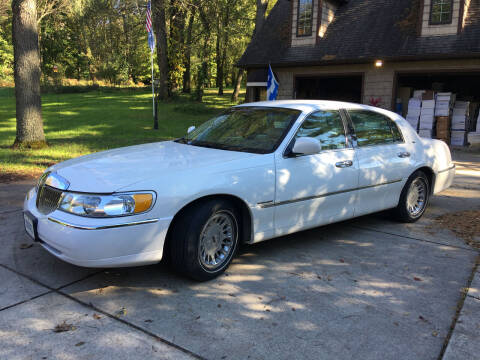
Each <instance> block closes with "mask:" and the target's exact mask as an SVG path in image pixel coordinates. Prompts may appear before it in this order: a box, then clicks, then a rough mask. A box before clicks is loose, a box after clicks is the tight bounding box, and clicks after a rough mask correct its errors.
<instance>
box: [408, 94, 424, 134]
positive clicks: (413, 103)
mask: <svg viewBox="0 0 480 360" xmlns="http://www.w3.org/2000/svg"><path fill="white" fill-rule="evenodd" d="M421 107H422V101H421V100H420V99H417V98H414V97H413V98H411V99H410V100H408V113H407V121H408V122H409V124H410V125H411V126H412V127H413V128H414V129H415V131H417V130H418V120H419V119H420V109H421Z"/></svg>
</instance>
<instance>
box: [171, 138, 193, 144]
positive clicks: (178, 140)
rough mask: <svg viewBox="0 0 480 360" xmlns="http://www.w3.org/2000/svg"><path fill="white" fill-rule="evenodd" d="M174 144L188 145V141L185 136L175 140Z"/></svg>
mask: <svg viewBox="0 0 480 360" xmlns="http://www.w3.org/2000/svg"><path fill="white" fill-rule="evenodd" d="M175 142H178V143H180V144H190V141H189V140H188V139H187V138H186V137H185V136H183V137H181V138H178V139H176V140H175Z"/></svg>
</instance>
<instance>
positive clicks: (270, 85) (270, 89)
mask: <svg viewBox="0 0 480 360" xmlns="http://www.w3.org/2000/svg"><path fill="white" fill-rule="evenodd" d="M277 96H278V81H277V79H275V75H274V74H273V71H272V67H271V66H270V64H268V79H267V100H268V101H274V100H277Z"/></svg>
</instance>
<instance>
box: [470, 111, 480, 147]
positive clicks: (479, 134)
mask: <svg viewBox="0 0 480 360" xmlns="http://www.w3.org/2000/svg"><path fill="white" fill-rule="evenodd" d="M472 130H475V131H472V132H469V133H468V143H469V144H470V146H471V147H475V148H478V147H480V111H479V113H478V116H477V120H476V125H475V126H472Z"/></svg>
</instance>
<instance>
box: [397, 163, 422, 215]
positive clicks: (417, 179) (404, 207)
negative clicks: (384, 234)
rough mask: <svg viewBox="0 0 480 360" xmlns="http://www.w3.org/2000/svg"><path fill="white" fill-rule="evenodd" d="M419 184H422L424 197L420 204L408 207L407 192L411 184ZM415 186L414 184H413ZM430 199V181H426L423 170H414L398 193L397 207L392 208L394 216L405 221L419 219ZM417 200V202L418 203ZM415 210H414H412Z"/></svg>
mask: <svg viewBox="0 0 480 360" xmlns="http://www.w3.org/2000/svg"><path fill="white" fill-rule="evenodd" d="M414 183H415V184H420V185H421V186H423V189H424V190H423V191H424V195H423V196H424V199H423V203H422V204H421V206H419V207H418V209H417V208H416V207H413V208H412V207H410V208H409V202H408V197H409V192H410V191H411V189H412V184H414ZM414 186H415V185H414ZM429 199H430V183H429V182H428V179H427V176H426V175H425V173H424V172H423V171H415V172H414V173H413V174H412V175H410V177H409V178H408V180H407V182H406V184H405V186H404V187H403V189H402V193H401V194H400V200H399V201H398V205H397V207H396V208H395V209H394V216H395V218H396V219H397V220H398V221H401V222H406V223H413V222H415V221H417V220H418V219H420V218H421V217H422V215H423V214H424V213H425V210H426V208H427V206H428V201H429ZM418 203H419V202H417V204H418ZM413 210H416V211H413Z"/></svg>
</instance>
